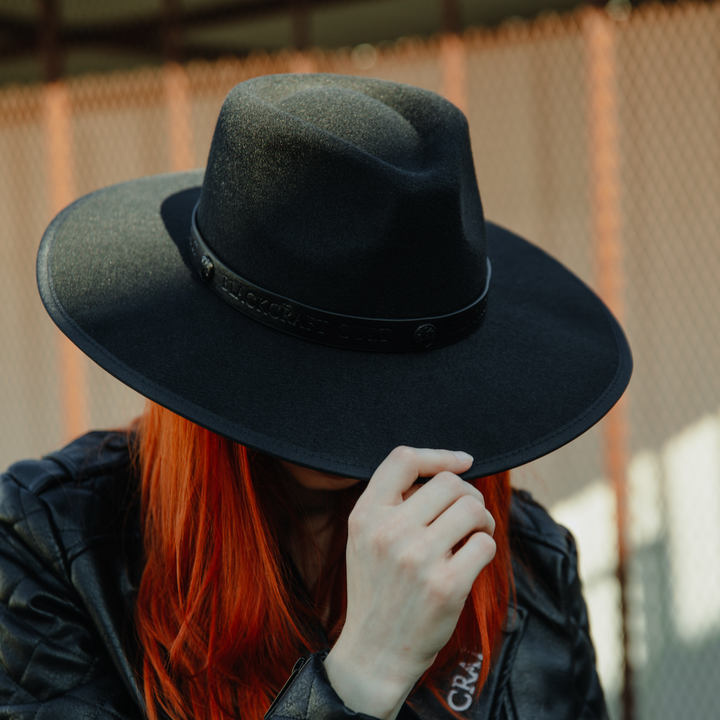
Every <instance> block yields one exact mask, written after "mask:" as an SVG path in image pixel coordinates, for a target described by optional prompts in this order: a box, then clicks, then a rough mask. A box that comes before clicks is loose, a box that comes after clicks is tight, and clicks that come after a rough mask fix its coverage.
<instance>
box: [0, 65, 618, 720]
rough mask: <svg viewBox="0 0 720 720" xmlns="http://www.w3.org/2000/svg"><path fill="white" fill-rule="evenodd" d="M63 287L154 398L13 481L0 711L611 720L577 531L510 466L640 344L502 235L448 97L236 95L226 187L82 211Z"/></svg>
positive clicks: (193, 184)
mask: <svg viewBox="0 0 720 720" xmlns="http://www.w3.org/2000/svg"><path fill="white" fill-rule="evenodd" d="M38 283H39V287H40V292H41V296H42V298H43V301H44V303H45V306H46V308H47V309H48V312H49V313H50V315H51V316H52V318H53V319H54V320H55V322H56V323H57V324H58V325H59V327H60V328H61V329H62V330H63V331H64V332H65V333H66V334H67V335H68V336H69V337H70V338H71V339H72V340H73V341H74V342H75V343H76V344H77V345H78V346H79V347H80V348H81V349H82V350H84V351H85V352H86V353H88V354H89V355H90V356H91V357H92V358H93V359H94V360H96V361H97V362H98V363H99V364H100V365H102V366H103V367H105V368H106V369H107V370H108V371H110V372H111V373H113V374H114V375H115V376H116V377H118V378H119V379H120V380H122V381H123V382H125V383H127V384H128V385H130V386H131V387H133V388H135V389H136V390H138V391H140V392H142V393H143V394H144V395H146V396H147V397H148V398H149V399H150V401H152V402H150V404H149V405H148V409H147V411H146V412H145V414H144V415H143V416H142V417H141V418H140V419H139V420H138V421H137V422H136V423H135V424H134V425H133V427H132V428H131V430H130V431H129V432H127V433H93V434H90V435H87V436H85V437H84V438H81V439H79V440H78V441H76V442H75V443H73V444H72V445H70V446H68V447H67V448H65V449H64V450H61V451H60V452H58V453H55V454H53V455H51V456H49V457H48V458H46V459H44V460H42V461H38V462H26V463H18V464H17V465H15V466H13V467H12V468H11V469H10V470H9V471H8V473H7V474H6V475H5V476H3V484H2V493H0V517H2V518H3V522H2V523H0V528H1V529H2V534H3V541H2V543H0V548H1V549H0V552H1V553H2V556H1V557H0V598H2V600H3V604H2V605H0V608H2V614H1V615H0V628H2V630H1V631H2V636H1V637H3V638H4V639H3V643H2V653H1V659H2V665H3V668H4V673H3V674H2V675H1V676H0V708H1V711H0V717H13V718H24V717H28V718H30V717H32V718H34V719H35V720H39V719H40V718H43V717H52V718H63V717H68V718H71V717H72V718H76V717H86V716H87V717H93V718H101V717H102V718H105V717H107V718H110V717H112V718H118V717H121V718H137V717H142V716H143V713H147V716H149V717H150V718H158V717H164V716H169V717H172V718H213V719H215V718H227V717H242V718H260V717H261V716H262V715H263V714H264V713H266V717H269V718H308V719H310V718H312V719H313V720H319V719H320V718H322V719H325V718H339V717H346V716H351V715H352V716H355V715H357V716H359V717H365V716H370V717H378V718H390V719H392V718H395V717H399V718H412V717H421V718H449V717H453V716H454V717H472V718H496V717H507V718H516V717H517V718H524V717H532V718H543V717H548V718H560V717H567V718H579V717H587V718H594V717H603V716H604V715H605V706H604V701H603V696H602V690H601V689H600V686H599V683H598V680H597V674H596V671H595V667H594V652H593V649H592V644H591V642H590V639H589V635H588V627H587V617H586V611H585V605H584V602H583V600H582V596H581V594H580V588H579V581H578V578H577V570H576V560H575V551H574V544H573V542H572V538H571V537H570V536H569V534H568V533H567V532H566V531H564V530H563V529H562V528H559V527H558V526H557V525H555V524H554V523H553V522H552V520H550V518H549V517H548V516H547V514H546V513H545V512H544V511H543V510H542V508H540V507H539V506H537V505H536V504H535V503H533V502H532V500H531V499H530V498H529V496H527V494H524V493H512V494H511V491H510V487H509V476H508V473H507V472H506V471H507V470H508V469H509V468H511V467H513V466H517V465H520V464H523V463H526V462H528V461H530V460H532V459H534V458H537V457H539V456H541V455H543V454H545V453H548V452H550V451H552V450H554V449H556V448H557V447H560V446H561V445H563V444H564V443H566V442H569V441H570V440H572V439H573V438H574V437H577V436H578V435H579V434H581V433H582V432H584V431H585V430H587V429H588V428H589V427H590V426H591V425H592V424H594V423H595V422H597V420H599V419H600V418H601V417H602V416H603V415H604V414H605V413H606V412H607V411H608V410H609V409H610V407H612V405H613V404H614V403H615V402H616V401H617V399H618V398H619V397H620V395H621V394H622V392H623V390H624V388H625V386H626V385H627V382H628V380H629V376H630V372H631V359H630V352H629V348H628V346H627V343H626V341H625V338H624V336H623V334H622V331H621V330H620V328H619V326H618V325H617V323H616V322H615V320H614V319H613V318H612V316H611V315H610V313H609V312H608V311H607V309H606V308H605V307H604V305H602V303H601V302H600V301H599V300H598V299H597V298H596V297H595V296H594V295H593V294H592V292H591V291H589V290H588V289H587V288H586V287H585V286H584V285H583V284H582V283H581V282H580V281H579V280H578V279H577V278H575V277H574V276H573V275H572V274H571V273H570V272H569V271H567V270H566V269H565V268H563V267H562V266H561V265H560V264H559V263H557V262H556V261H555V260H553V259H552V258H550V257H549V256H547V255H546V254H545V253H543V252H542V251H540V250H538V249H537V248H535V247H533V246H532V245H530V244H529V243H528V242H526V241H525V240H523V239H521V238H519V237H517V236H515V235H513V234H512V233H509V232H507V231H505V230H503V229H501V228H498V227H496V226H494V225H492V224H490V223H486V222H485V221H484V218H483V213H482V208H481V204H480V198H479V194H478V190H477V184H476V180H475V173H474V167H473V162H472V156H471V151H470V142H469V136H468V130H467V123H466V121H465V118H464V117H463V116H462V114H461V113H460V112H459V111H458V110H457V109H456V108H455V107H454V106H452V105H451V104H449V103H447V102H446V101H444V100H442V99H441V98H439V97H438V96H436V95H434V94H432V93H429V92H426V91H423V90H419V89H417V88H412V87H408V86H404V85H397V84H394V83H387V82H382V81H377V80H370V79H364V78H351V77H342V76H332V75H299V76H276V77H264V78H257V79H255V80H251V81H248V82H245V83H242V84H240V85H239V86H237V87H236V88H235V89H234V90H233V91H232V92H231V93H230V95H229V96H228V98H227V100H226V102H225V104H224V106H223V109H222V111H221V114H220V118H219V120H218V124H217V128H216V131H215V135H214V138H213V143H212V147H211V150H210V156H209V159H208V166H207V169H206V170H205V172H204V174H203V173H202V172H188V173H179V174H175V175H169V176H160V177H151V178H144V179H141V180H137V181H133V182H131V183H125V184H123V185H119V186H115V187H111V188H106V189H105V190H103V191H99V192H97V193H93V194H92V195H89V196H87V197H85V198H82V199H80V200H79V201H77V202H76V203H75V204H73V205H72V206H70V207H69V208H67V209H66V210H64V211H63V212H62V213H61V214H60V215H59V216H58V217H57V218H56V219H55V220H54V221H53V223H52V224H51V225H50V227H49V228H48V230H47V232H46V234H45V237H44V239H43V243H42V245H41V248H40V252H39V256H38ZM433 448H444V449H433ZM478 478H479V479H478ZM298 657H300V658H301V659H300V660H297V658H298ZM296 660H297V662H296ZM3 713H4V715H3Z"/></svg>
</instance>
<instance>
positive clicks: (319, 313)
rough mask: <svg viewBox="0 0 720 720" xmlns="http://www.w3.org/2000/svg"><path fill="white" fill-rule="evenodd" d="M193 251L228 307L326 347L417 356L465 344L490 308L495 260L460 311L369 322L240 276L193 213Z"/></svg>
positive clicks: (200, 268) (198, 265)
mask: <svg viewBox="0 0 720 720" xmlns="http://www.w3.org/2000/svg"><path fill="white" fill-rule="evenodd" d="M190 249H191V251H192V259H193V264H194V266H195V269H196V270H197V272H198V274H199V275H200V277H201V278H202V279H203V281H204V282H205V283H206V284H207V285H209V286H210V288H212V290H213V291H214V292H216V293H217V294H218V295H219V296H220V297H221V298H222V299H223V300H224V301H225V302H226V303H228V304H229V305H232V306H233V307H234V308H235V309H236V310H239V311H240V312H242V313H244V314H245V315H247V316H248V317H251V318H253V319H254V320H257V321H258V322H261V323H264V324H265V325H268V326H270V327H272V328H275V329H276V330H281V331H282V332H285V333H289V334H290V335H295V336H296V337H300V338H304V339H306V340H311V341H312V342H317V343H320V344H322V345H330V346H332V347H338V348H346V349H351V350H365V351H370V352H414V351H418V350H431V349H434V348H439V347H444V346H446V345H452V344H453V343H456V342H459V341H460V340H462V339H463V338H466V337H467V336H468V335H470V334H471V333H473V332H474V331H475V330H477V328H478V327H480V325H481V324H482V320H483V318H484V317H485V311H486V309H487V297H488V289H489V287H490V275H491V268H490V260H489V259H488V261H487V279H486V282H485V288H484V290H483V292H482V295H480V297H479V298H478V299H477V300H475V301H474V302H473V303H471V304H470V305H467V306H466V307H464V308H461V309H460V310H458V311H457V312H454V313H450V314H447V315H439V316H435V317H425V318H411V319H401V320H396V319H380V318H363V317H356V316H353V315H342V314H340V313H332V312H328V311H326V310H320V309H318V308H314V307H310V306H309V305H304V304H303V303H299V302H297V301H296V300H291V299H289V298H286V297H283V296H282V295H278V294H277V293H273V292H270V291H269V290H265V289H264V288H261V287H258V286H257V285H255V284H254V283H252V282H250V281H249V280H246V279H245V278H243V277H240V276H239V275H238V274H236V273H235V272H233V271H232V270H231V269H230V268H228V267H227V266H226V265H225V264H224V263H223V262H222V261H221V260H220V259H219V258H218V257H217V256H216V255H215V254H214V253H213V251H212V250H211V249H210V248H209V247H208V245H207V243H206V242H205V240H204V238H203V237H202V235H201V233H200V230H199V228H198V226H197V206H196V207H195V209H194V210H193V214H192V223H191V232H190Z"/></svg>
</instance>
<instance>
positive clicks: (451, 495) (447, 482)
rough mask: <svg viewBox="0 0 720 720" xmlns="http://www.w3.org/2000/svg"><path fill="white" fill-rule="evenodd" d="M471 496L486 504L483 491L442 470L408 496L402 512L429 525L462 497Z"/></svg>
mask: <svg viewBox="0 0 720 720" xmlns="http://www.w3.org/2000/svg"><path fill="white" fill-rule="evenodd" d="M466 495H468V496H470V497H472V498H474V499H475V500H477V501H478V502H479V503H480V504H481V505H483V506H484V505H485V500H484V498H483V496H482V493H481V492H480V491H479V490H478V489H477V488H475V487H473V486H472V485H471V484H470V483H468V482H465V481H464V480H461V479H460V478H459V477H458V476H457V475H455V474H453V473H451V472H441V473H439V474H438V475H436V476H435V477H434V478H432V480H429V481H428V482H427V483H425V485H422V486H418V490H417V491H416V492H415V493H413V495H412V497H413V499H412V500H410V497H411V496H409V495H408V496H406V498H405V500H406V502H405V503H403V506H402V512H403V513H408V514H410V515H412V516H413V517H415V518H417V519H418V521H419V522H420V523H422V524H423V525H429V524H430V523H431V522H433V521H434V520H435V519H436V518H437V517H438V516H440V515H441V514H442V513H443V512H445V510H447V509H448V508H449V507H450V506H451V505H452V504H453V503H455V502H457V500H459V499H460V498H461V497H464V496H466Z"/></svg>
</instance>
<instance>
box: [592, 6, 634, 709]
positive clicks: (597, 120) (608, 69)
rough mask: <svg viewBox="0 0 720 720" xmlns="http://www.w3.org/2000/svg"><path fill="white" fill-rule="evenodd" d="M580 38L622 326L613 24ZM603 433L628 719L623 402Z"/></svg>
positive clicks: (595, 201) (598, 17)
mask: <svg viewBox="0 0 720 720" xmlns="http://www.w3.org/2000/svg"><path fill="white" fill-rule="evenodd" d="M583 33H584V35H585V44H586V50H587V63H588V100H589V102H588V125H589V142H590V147H589V155H590V192H591V221H592V241H593V248H594V255H595V266H596V277H597V286H598V292H599V294H600V297H602V299H603V300H604V301H605V303H606V304H607V305H608V307H609V308H610V310H612V312H613V314H614V315H615V317H617V318H618V320H620V321H621V322H622V320H623V319H624V315H625V304H624V272H623V245H622V232H621V213H622V207H621V200H620V179H621V178H620V146H619V134H618V126H619V118H618V89H617V57H616V48H615V23H614V21H613V20H612V19H611V18H610V17H609V16H608V15H607V13H606V12H605V11H604V10H600V9H595V8H589V9H588V10H587V11H586V12H585V15H584V17H583ZM603 432H604V454H605V468H606V472H607V475H608V477H609V479H610V483H611V485H612V488H613V491H614V493H615V500H616V506H617V537H618V560H617V579H618V584H619V586H620V614H621V622H622V648H623V676H622V688H621V706H622V717H623V718H624V720H633V718H634V697H633V682H632V680H633V678H632V665H631V662H630V657H629V652H628V649H629V634H628V594H627V571H628V560H629V547H628V533H627V527H628V509H627V507H628V498H627V479H626V471H627V465H628V418H627V403H626V399H625V398H622V399H621V400H620V402H618V403H617V405H616V406H615V407H614V408H613V409H612V410H611V411H610V413H608V416H607V417H606V418H605V420H604V421H603Z"/></svg>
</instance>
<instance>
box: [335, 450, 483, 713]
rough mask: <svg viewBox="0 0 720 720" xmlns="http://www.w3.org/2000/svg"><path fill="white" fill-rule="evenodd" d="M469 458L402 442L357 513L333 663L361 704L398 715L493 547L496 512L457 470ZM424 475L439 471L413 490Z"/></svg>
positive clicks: (341, 688)
mask: <svg viewBox="0 0 720 720" xmlns="http://www.w3.org/2000/svg"><path fill="white" fill-rule="evenodd" d="M471 463H472V458H470V456H469V455H466V454H465V453H453V452H450V451H448V450H419V449H415V448H408V447H399V448H395V450H393V451H392V452H391V453H390V455H389V456H388V457H387V458H386V459H385V460H384V461H383V463H382V464H381V465H380V466H379V467H378V469H377V470H376V471H375V474H374V475H373V476H372V479H371V480H370V482H369V483H368V486H367V488H366V489H365V492H363V494H362V495H361V496H360V498H359V500H358V501H357V504H356V505H355V508H354V509H353V511H352V513H351V514H350V517H349V519H348V545H347V556H346V558H347V560H346V561H347V577H348V602H347V619H346V622H345V626H344V627H343V630H342V633H341V634H340V637H339V638H338V640H337V642H336V644H335V646H334V647H333V649H332V650H331V652H330V654H329V655H328V657H327V658H326V660H325V667H326V670H327V672H328V677H329V679H330V682H331V683H332V685H333V687H334V689H335V691H336V692H337V693H338V695H339V696H340V697H341V698H342V699H343V701H344V702H345V704H346V705H347V706H348V707H349V708H351V709H352V710H355V711H356V712H364V713H367V714H369V715H375V716H376V717H380V718H387V719H389V720H390V719H392V718H394V717H395V715H397V712H398V711H399V709H400V707H401V706H402V703H403V702H404V700H405V698H406V697H407V695H408V694H409V693H410V691H411V690H412V687H413V685H414V684H415V682H417V680H418V679H419V678H420V677H421V676H422V674H423V673H424V672H425V671H426V670H427V669H428V668H429V667H430V666H431V665H432V663H433V661H434V660H435V657H436V656H437V653H438V652H439V651H440V650H441V649H442V647H443V646H444V645H445V644H446V643H447V641H448V640H449V639H450V636H451V635H452V633H453V631H454V629H455V626H456V625H457V622H458V618H459V617H460V612H461V610H462V608H463V606H464V604H465V600H466V598H467V596H468V594H469V593H470V589H471V588H472V585H473V582H474V581H475V578H476V577H477V576H478V574H479V573H480V571H481V570H482V569H483V568H484V567H485V566H486V565H487V564H488V563H489V562H490V561H491V560H492V558H493V557H494V555H495V542H494V540H493V539H492V534H493V532H494V530H495V521H494V520H493V518H492V516H491V515H490V513H489V512H488V511H487V510H486V509H485V502H484V500H483V497H482V495H481V493H480V492H478V491H477V490H476V489H475V488H474V487H472V485H470V484H469V483H466V482H464V481H463V480H461V479H460V478H459V477H458V476H457V475H456V474H455V473H460V472H463V471H465V470H467V469H468V467H469V466H470V465H471ZM420 476H425V477H427V476H434V477H432V479H431V480H429V481H428V482H427V483H426V484H425V485H423V486H421V487H419V489H415V488H414V487H413V488H412V490H411V487H412V486H413V484H414V483H415V481H416V480H417V478H418V477H420ZM463 539H467V542H466V543H465V544H464V545H463V546H462V547H461V548H460V549H458V550H457V552H455V553H453V548H454V547H455V546H456V545H457V544H458V543H459V542H460V541H461V540H463Z"/></svg>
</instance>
